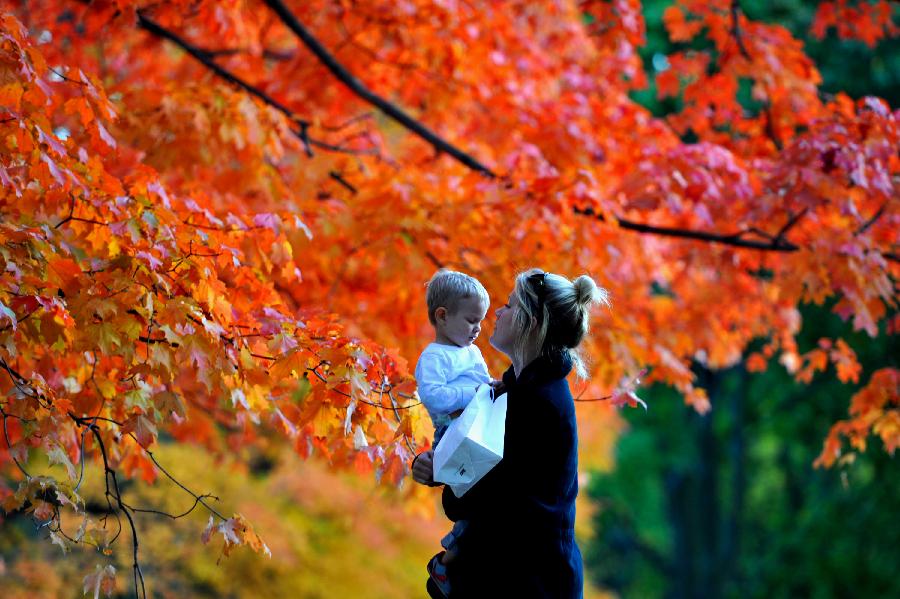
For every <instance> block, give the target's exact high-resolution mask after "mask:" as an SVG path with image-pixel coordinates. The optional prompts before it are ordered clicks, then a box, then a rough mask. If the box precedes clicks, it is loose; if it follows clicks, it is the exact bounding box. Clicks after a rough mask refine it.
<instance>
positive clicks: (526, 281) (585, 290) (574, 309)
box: [512, 268, 610, 378]
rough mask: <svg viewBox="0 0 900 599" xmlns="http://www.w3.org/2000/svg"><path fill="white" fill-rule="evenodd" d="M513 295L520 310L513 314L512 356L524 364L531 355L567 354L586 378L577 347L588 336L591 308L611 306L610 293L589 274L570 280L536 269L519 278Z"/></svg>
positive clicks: (522, 274) (576, 368) (580, 374)
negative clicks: (514, 339) (513, 339)
mask: <svg viewBox="0 0 900 599" xmlns="http://www.w3.org/2000/svg"><path fill="white" fill-rule="evenodd" d="M513 297H514V298H515V300H516V304H517V306H518V309H517V310H516V313H515V316H514V317H513V326H514V328H515V333H516V337H515V338H516V341H515V344H514V347H513V352H514V355H513V356H512V357H513V358H514V359H516V360H517V361H519V362H520V363H524V362H525V360H526V359H528V358H529V357H536V356H539V355H544V356H550V355H554V354H568V355H569V357H570V358H571V359H572V363H573V366H574V368H575V373H576V374H577V375H578V376H579V377H581V378H586V377H587V369H586V368H585V365H584V360H583V359H582V358H581V356H580V355H579V352H578V351H577V347H578V345H579V344H580V343H581V341H582V340H583V339H584V337H585V335H587V332H588V328H589V324H590V310H591V307H593V305H594V304H603V305H605V306H609V305H610V302H609V292H608V291H607V290H606V289H603V288H602V287H598V286H597V284H596V283H594V280H593V279H592V278H591V277H589V276H587V275H581V276H580V277H578V278H577V279H575V280H574V281H570V280H569V279H567V278H566V277H564V276H562V275H557V274H553V273H549V272H544V271H542V270H540V269H536V268H535V269H531V270H527V271H525V272H523V273H521V274H519V276H517V277H516V286H515V289H514V290H513Z"/></svg>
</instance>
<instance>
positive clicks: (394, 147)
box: [0, 0, 900, 588]
mask: <svg viewBox="0 0 900 599" xmlns="http://www.w3.org/2000/svg"><path fill="white" fill-rule="evenodd" d="M2 9H3V14H2V23H0V113H2V114H0V179H2V182H3V188H2V194H0V259H2V262H0V264H2V271H3V275H2V285H0V369H2V371H3V372H2V374H3V378H2V380H3V381H4V382H3V385H4V399H3V400H2V403H0V406H2V412H0V413H2V418H3V430H4V439H3V440H2V442H0V468H2V472H3V477H2V479H0V498H2V501H3V506H4V508H5V509H6V510H7V511H13V510H21V509H26V510H29V511H31V512H32V513H33V517H34V518H36V519H37V520H39V521H41V522H47V526H48V529H49V530H50V531H51V536H52V539H53V541H54V542H57V543H58V544H60V545H62V546H68V545H69V544H71V543H73V542H76V541H77V542H82V541H84V542H90V543H94V544H97V545H98V546H100V547H104V546H106V544H108V543H109V542H111V540H112V537H113V535H114V534H115V529H114V528H113V530H112V532H110V531H109V527H107V528H104V527H103V526H102V525H101V524H100V523H98V522H90V521H89V520H88V519H85V525H84V526H83V527H82V529H81V530H79V531H77V532H76V531H65V530H62V529H61V528H60V526H59V511H60V510H61V509H76V510H78V509H80V507H81V501H82V500H81V498H80V497H79V495H78V489H79V486H80V481H81V480H82V478H83V470H84V469H85V468H100V469H102V470H103V471H104V472H105V476H106V480H107V487H108V491H107V499H108V501H109V511H110V512H111V513H114V514H115V515H116V518H118V520H119V522H120V523H121V525H122V527H123V529H124V531H125V535H126V538H129V539H130V540H129V542H132V543H133V544H134V555H135V560H134V561H135V563H134V572H133V575H134V576H133V577H134V579H135V585H136V586H137V587H138V588H140V586H141V582H140V578H141V572H140V568H139V557H138V553H139V551H138V547H139V542H138V535H137V532H136V531H134V529H133V527H129V523H130V522H131V515H130V514H133V513H134V511H133V510H134V507H133V506H131V505H130V504H129V503H128V497H127V494H125V493H121V492H120V490H119V486H118V485H119V483H120V482H121V481H122V478H123V477H134V476H139V477H141V478H143V479H144V480H146V481H152V480H154V479H155V478H156V477H158V476H166V471H165V464H160V463H158V462H157V461H156V459H155V458H154V455H153V453H152V452H153V447H154V444H155V443H156V441H157V438H158V437H159V436H160V435H165V436H166V437H167V438H172V439H175V440H177V441H184V442H190V443H195V444H201V445H204V446H207V447H209V448H212V449H218V450H222V449H227V448H229V447H239V446H242V445H245V444H252V443H253V442H254V440H255V439H256V438H257V437H258V436H259V435H260V434H264V433H265V432H266V431H272V430H275V431H278V432H279V433H280V434H281V435H282V436H283V437H285V438H286V439H289V440H290V442H291V443H292V444H293V445H294V447H295V448H296V450H297V451H298V452H299V453H301V454H302V455H304V456H306V455H313V454H315V455H318V456H322V457H324V458H325V459H326V460H328V461H329V462H330V463H331V464H333V465H334V466H335V467H352V468H357V469H359V470H361V471H374V472H375V473H376V475H377V477H378V478H379V480H382V481H386V482H390V483H394V484H397V483H399V482H400V481H401V480H402V479H403V478H404V476H405V475H406V474H407V472H408V467H409V461H410V459H411V457H412V455H413V453H414V452H415V451H417V450H420V449H422V448H423V447H426V446H427V443H428V441H427V439H428V438H429V432H430V431H428V430H427V428H428V427H427V419H426V418H425V417H424V416H425V415H424V411H423V410H422V409H421V408H419V407H417V403H418V402H417V397H416V395H415V385H414V381H413V380H412V378H411V376H410V368H409V363H410V361H412V360H414V359H415V357H416V355H417V353H418V351H419V350H420V349H421V347H422V346H423V345H424V344H425V343H426V342H427V340H428V335H429V328H428V321H427V318H425V311H424V299H423V296H424V293H423V292H424V287H423V286H424V283H425V281H427V280H428V278H429V277H430V275H431V274H432V272H433V271H434V270H435V269H436V268H438V267H441V266H447V267H451V268H457V269H461V270H465V271H466V272H469V273H471V274H473V275H476V276H478V277H479V278H480V279H481V280H482V281H484V283H485V285H486V287H487V288H488V290H489V291H490V293H491V295H492V298H493V300H494V303H495V305H496V304H498V303H500V302H502V301H503V298H505V296H506V294H507V293H508V291H509V288H510V286H511V283H512V281H513V277H514V275H515V273H516V272H518V271H519V270H521V269H522V268H526V267H529V266H534V265H537V266H541V267H543V268H546V269H548V270H553V271H558V272H562V273H567V274H578V273H581V272H588V273H590V274H592V275H593V276H594V277H595V279H597V280H598V282H600V284H602V285H603V286H605V287H607V288H608V289H609V290H610V291H611V295H612V298H613V309H612V310H611V311H609V312H604V313H602V314H598V315H597V316H598V317H597V319H596V321H595V322H596V325H595V328H594V332H593V335H592V337H591V339H590V341H589V343H588V347H587V350H586V353H587V354H588V355H589V356H591V357H592V358H593V359H592V368H591V372H592V379H591V381H590V384H589V385H588V387H587V388H586V389H585V390H584V396H583V397H584V398H587V399H590V398H599V397H604V396H607V395H609V394H610V393H612V392H613V389H614V388H615V387H616V386H617V385H618V384H619V382H620V381H622V380H628V379H629V378H630V377H633V376H634V375H635V374H636V373H637V372H638V371H640V370H641V369H643V368H647V369H648V372H649V373H648V375H647V377H646V379H647V380H648V381H649V382H663V383H667V384H669V385H671V386H673V387H674V388H676V389H677V390H678V391H680V392H681V394H682V395H683V397H684V399H685V401H686V402H687V403H688V404H689V405H691V406H693V407H694V408H695V409H697V410H701V411H703V410H707V409H709V407H710V406H709V403H708V400H707V397H706V394H705V392H704V390H703V388H702V387H701V386H699V384H697V382H696V381H695V377H694V372H693V371H692V368H691V366H692V364H701V365H703V366H706V367H709V368H721V367H725V366H729V365H733V364H736V363H738V362H740V361H741V360H742V359H744V358H745V357H746V356H745V353H746V350H747V348H748V345H749V344H750V343H751V342H752V341H754V340H759V339H763V340H764V344H763V345H762V349H761V350H760V351H758V352H753V353H752V354H751V355H750V356H749V357H746V360H747V367H748V368H750V369H751V370H752V369H762V368H764V367H765V365H766V364H767V363H768V362H769V361H771V360H777V361H778V362H780V363H781V364H783V366H784V367H785V368H786V369H787V370H788V371H789V372H791V373H793V374H794V375H795V377H796V378H797V379H798V380H800V381H809V380H811V378H812V377H814V376H816V375H817V373H819V372H820V371H823V370H825V369H826V367H827V366H828V365H829V364H833V365H834V366H835V367H836V371H837V375H838V377H840V379H841V380H842V381H853V382H857V381H858V377H859V374H860V369H859V366H858V363H857V361H856V358H855V352H854V349H853V347H851V346H850V345H848V343H846V342H845V341H844V340H842V339H830V338H823V339H821V340H820V341H819V343H818V346H817V347H814V348H811V349H803V348H799V347H798V344H797V343H796V340H795V336H796V334H797V332H798V331H799V330H800V327H801V326H802V322H801V318H800V315H799V312H798V305H799V304H801V303H803V302H814V303H819V304H821V303H823V302H833V305H834V311H835V312H837V313H838V314H839V315H840V316H841V317H843V318H844V319H847V320H850V321H852V323H853V326H854V328H855V329H858V330H864V331H866V332H867V333H868V334H869V335H871V336H876V335H879V334H895V333H896V332H897V329H898V328H900V317H898V316H897V315H896V308H897V287H898V283H897V278H898V275H900V265H898V263H900V249H898V244H900V205H898V186H900V155H898V146H900V123H898V118H900V113H898V112H897V111H896V110H893V109H892V108H891V107H890V106H889V105H888V104H887V103H886V102H885V101H883V100H880V99H878V98H873V97H867V98H858V99H853V98H850V97H848V96H846V95H844V94H836V95H829V94H825V93H823V92H822V91H821V89H820V83H821V77H820V75H819V72H818V71H817V69H816V65H815V64H814V63H813V62H812V61H811V60H810V59H809V58H808V57H807V55H806V54H805V53H804V49H803V45H802V43H801V42H800V41H799V40H797V39H796V38H794V37H793V36H792V35H791V33H790V32H789V31H788V30H787V29H785V28H784V27H781V26H779V25H777V24H772V23H765V22H758V21H754V20H751V19H749V18H748V17H747V16H746V15H745V13H744V12H743V11H742V9H741V6H740V3H739V2H737V1H731V2H725V1H722V0H709V1H700V0H679V1H677V2H675V3H673V4H672V6H670V7H669V8H668V9H667V10H666V13H665V16H664V20H665V24H666V28H667V30H668V34H669V36H670V38H671V40H672V41H673V42H675V43H676V44H677V45H676V47H677V48H679V50H678V51H676V52H674V53H672V54H671V55H669V56H668V57H666V58H667V68H665V69H664V70H661V71H659V72H656V73H653V72H648V70H647V69H645V67H644V64H643V62H642V60H641V59H640V57H639V55H638V53H637V50H638V49H639V48H640V47H641V46H642V44H643V43H644V21H643V17H642V15H641V4H640V2H637V1H634V0H611V1H604V0H584V1H581V2H574V1H572V2H533V1H504V2H477V3H476V2H456V1H454V0H447V1H443V2H419V1H417V0H407V1H403V2H396V1H386V0H370V1H365V2H359V1H353V0H332V1H330V2H323V1H312V2H295V1H291V2H282V1H281V0H266V1H262V0H238V1H233V2H216V1H212V0H190V1H186V0H176V1H172V2H143V1H132V0H115V1H113V0H94V1H75V0H26V1H21V2H12V1H5V2H3V3H2ZM892 10H893V9H892V7H891V6H890V3H889V2H884V1H881V2H856V3H850V2H847V1H845V0H837V1H833V2H831V1H829V2H822V3H821V4H820V6H819V10H818V12H817V15H816V19H815V22H814V24H813V31H814V33H815V34H816V35H825V34H826V33H828V32H829V31H831V30H834V31H836V32H837V34H838V35H840V36H845V37H854V38H858V39H861V40H864V41H865V42H866V43H869V44H877V43H878V42H879V41H880V40H881V39H883V38H884V37H886V36H893V35H896V34H897V32H898V28H897V25H896V23H895V22H896V19H895V18H894V12H896V11H894V12H892ZM650 77H655V83H656V87H657V91H658V93H659V95H660V96H664V97H672V98H675V99H677V101H678V106H679V110H678V111H677V113H675V114H673V115H669V116H667V117H665V118H658V117H654V116H653V115H652V114H651V113H650V112H649V111H648V110H646V109H645V108H643V107H642V106H640V105H639V104H637V103H636V102H635V101H634V100H633V99H632V97H631V96H630V95H629V94H630V92H633V91H634V90H638V89H641V88H644V87H645V86H646V85H647V83H648V81H649V78H650ZM491 365H492V368H494V369H495V372H497V373H499V370H500V368H502V367H504V365H503V363H502V361H501V360H499V359H498V358H496V356H495V357H494V358H493V362H492V364H491ZM862 382H863V383H865V385H864V387H863V388H862V390H861V391H860V392H859V393H857V394H856V395H855V396H853V398H852V399H851V402H850V406H849V414H848V418H847V420H845V421H841V422H838V423H835V425H834V427H833V429H832V431H831V433H830V434H829V435H828V437H827V439H825V440H824V448H823V451H822V453H821V455H820V457H819V459H818V461H817V463H819V464H822V465H825V466H830V465H832V464H833V463H835V461H836V460H839V459H841V457H842V456H843V455H847V452H848V450H849V451H852V450H854V449H864V448H865V446H866V441H867V439H868V438H869V436H870V434H872V433H874V434H875V435H877V436H879V437H880V438H881V440H882V442H883V444H884V447H885V449H887V450H888V451H890V452H893V451H894V449H895V448H896V447H897V446H898V445H900V412H898V404H900V397H898V383H900V371H898V370H897V369H895V368H891V367H885V368H883V369H880V370H878V371H876V372H875V373H874V374H873V375H872V376H871V378H870V379H869V380H868V381H862ZM808 400H809V401H810V402H815V401H816V398H815V397H809V399H808ZM601 409H602V408H601V407H599V406H598V407H597V410H598V411H600V410H601ZM846 440H849V446H846V445H845V443H846ZM30 454H37V455H44V456H46V457H47V458H49V460H50V461H51V462H52V463H55V464H60V465H61V466H63V468H60V469H59V470H58V476H53V477H51V476H36V475H33V474H32V473H30V472H29V470H28V468H27V467H26V463H27V461H28V458H29V455H30ZM185 492H186V493H190V494H191V495H193V499H194V503H195V506H196V505H198V504H199V505H200V506H201V508H200V509H203V508H204V507H205V508H206V509H208V510H209V511H210V526H209V528H208V529H207V530H206V531H205V532H204V537H205V538H207V539H208V538H209V536H210V535H211V534H213V533H215V534H217V535H221V536H222V537H224V541H225V545H226V547H227V548H230V547H232V546H234V545H240V544H248V545H250V546H251V547H253V548H255V549H258V550H266V548H265V545H264V544H263V543H262V541H261V540H260V539H259V537H257V536H256V534H255V533H254V532H253V529H252V527H251V526H250V524H249V523H248V522H246V521H245V520H244V519H243V517H241V516H240V515H230V514H219V513H218V512H217V511H215V507H214V506H213V505H211V504H209V503H208V502H207V501H205V498H204V497H203V496H201V495H199V494H197V491H195V490H192V489H190V488H185ZM111 576H112V573H111V572H109V571H108V570H106V569H98V571H97V572H96V573H94V574H93V575H92V577H90V579H89V580H86V584H88V583H89V584H90V585H96V586H97V588H100V587H103V586H104V585H108V584H109V580H110V578H111Z"/></svg>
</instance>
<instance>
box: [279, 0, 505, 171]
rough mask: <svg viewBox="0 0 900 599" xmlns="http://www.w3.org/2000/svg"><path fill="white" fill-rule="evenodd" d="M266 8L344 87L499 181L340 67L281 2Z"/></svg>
mask: <svg viewBox="0 0 900 599" xmlns="http://www.w3.org/2000/svg"><path fill="white" fill-rule="evenodd" d="M266 4H267V5H268V6H269V7H270V8H271V9H272V10H273V11H275V13H276V14H277V15H278V17H279V18H280V19H281V21H282V22H283V23H284V24H285V25H286V26H287V27H288V29H290V30H291V31H293V32H294V34H295V35H296V36H297V37H298V38H300V41H302V42H303V44H304V45H305V46H306V47H307V48H309V50H310V51H311V52H312V53H313V54H315V56H316V58H318V59H319V61H321V62H322V64H324V65H325V67H326V68H327V69H328V70H329V71H331V72H332V74H334V76H335V77H337V78H338V80H339V81H340V82H341V83H343V84H344V85H346V86H347V88H349V89H350V91H352V92H353V93H354V94H356V95H357V96H359V97H360V98H362V99H363V100H365V101H366V102H368V103H369V104H372V105H373V106H375V107H377V108H378V109H379V110H381V111H382V112H383V113H384V114H386V115H387V116H389V117H391V118H392V119H394V120H395V121H397V122H398V123H400V124H401V125H403V126H404V127H406V128H407V129H409V130H410V131H412V132H413V133H415V134H416V135H418V136H419V137H421V138H422V139H424V140H425V141H427V142H428V143H430V144H431V145H432V146H433V147H434V149H435V150H436V151H438V152H443V153H445V154H448V155H450V156H452V157H453V158H454V159H455V160H457V161H458V162H460V163H462V164H463V165H465V166H467V167H469V168H470V169H472V170H474V171H477V172H479V173H482V174H484V175H487V176H488V177H491V178H492V179H493V178H497V174H496V173H494V172H493V171H492V170H491V169H489V168H488V167H487V166H485V165H483V164H481V163H480V162H479V161H478V160H476V159H475V158H473V157H472V156H470V155H468V154H466V153H465V152H463V151H462V150H460V149H459V148H457V147H455V146H454V145H452V144H450V143H449V142H448V141H446V140H444V139H443V138H441V137H440V136H439V135H437V134H436V133H434V132H433V131H431V130H430V129H428V128H427V127H425V125H423V124H422V123H420V122H419V121H417V120H416V119H414V118H412V117H411V116H409V115H408V114H406V112H404V111H403V110H402V109H400V108H399V107H397V106H395V105H393V104H391V103H390V102H388V101H387V100H385V99H384V98H382V97H381V96H379V95H377V94H375V93H374V92H372V91H370V90H369V88H367V87H366V86H365V84H363V82H362V81H360V80H359V79H357V78H356V77H354V76H353V75H352V74H351V73H350V72H349V71H348V70H347V69H346V68H344V66H343V65H342V64H341V63H339V62H338V61H337V59H336V58H335V57H334V56H333V55H332V54H331V53H330V52H329V51H328V50H327V49H325V47H324V46H323V45H322V44H320V43H319V41H318V40H317V39H316V38H315V37H314V36H313V35H312V34H311V33H310V32H309V31H307V29H306V28H305V27H304V26H303V24H302V23H300V21H298V20H297V17H295V16H294V14H293V13H292V12H291V11H290V10H289V9H288V8H287V6H285V5H284V3H283V2H281V0H266Z"/></svg>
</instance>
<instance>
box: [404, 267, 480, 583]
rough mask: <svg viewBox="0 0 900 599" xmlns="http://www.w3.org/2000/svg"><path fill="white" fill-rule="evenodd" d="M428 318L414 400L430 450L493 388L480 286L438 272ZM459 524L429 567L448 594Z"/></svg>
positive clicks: (430, 292)
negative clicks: (427, 427) (484, 389)
mask: <svg viewBox="0 0 900 599" xmlns="http://www.w3.org/2000/svg"><path fill="white" fill-rule="evenodd" d="M425 298H426V301H427V303H428V320H429V321H431V324H432V326H433V327H434V342H433V343H429V344H428V347H426V348H425V350H424V351H423V352H422V355H420V356H419V361H418V363H417V364H416V382H417V383H418V386H419V398H420V399H421V400H422V404H424V406H425V408H426V409H427V410H428V415H429V416H430V417H431V421H432V423H433V424H434V444H433V445H434V446H437V444H438V442H439V441H440V440H441V437H442V436H443V435H444V432H445V431H446V430H447V427H448V426H449V424H450V421H451V419H452V418H455V417H457V416H459V415H460V413H462V410H463V409H464V408H465V407H466V406H467V405H468V404H469V402H470V401H471V400H472V398H473V397H475V390H476V389H477V388H478V387H479V386H480V385H483V384H494V381H492V380H491V377H490V375H489V374H488V369H487V365H486V364H485V363H484V358H483V357H482V355H481V351H480V350H479V349H478V346H476V345H474V343H473V342H474V341H475V339H476V338H477V337H478V333H480V332H481V321H482V320H484V317H485V315H486V314H487V310H488V305H489V303H490V302H489V298H488V294H487V291H486V290H485V288H484V286H483V285H482V284H481V283H479V282H478V280H477V279H475V278H473V277H470V276H469V275H466V274H463V273H460V272H455V271H452V270H446V269H441V270H439V271H438V272H437V273H435V275H434V276H433V277H431V280H430V281H429V282H428V289H427V291H426V294H425ZM465 525H466V523H465V522H464V521H459V522H456V523H455V524H454V526H453V530H452V531H450V533H448V534H447V536H445V537H444V538H443V539H442V540H441V545H443V547H444V549H445V551H444V552H443V553H442V554H438V555H437V556H435V557H434V558H433V559H432V560H431V562H430V563H429V567H428V569H429V572H430V574H431V577H432V579H433V580H434V581H435V583H437V585H438V587H439V588H440V590H441V591H443V592H444V594H447V595H449V591H450V589H449V584H448V583H447V577H446V564H448V563H449V562H450V560H451V559H452V558H453V555H454V553H455V546H456V541H457V539H458V538H459V535H460V534H461V533H462V531H463V530H464V529H465Z"/></svg>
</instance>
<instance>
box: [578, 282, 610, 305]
mask: <svg viewBox="0 0 900 599" xmlns="http://www.w3.org/2000/svg"><path fill="white" fill-rule="evenodd" d="M572 284H573V285H574V286H575V301H576V302H578V304H579V305H581V306H585V307H586V306H589V305H590V304H593V303H600V304H608V303H609V294H608V293H607V291H606V289H603V288H601V287H597V284H596V283H595V282H594V279H592V278H591V277H589V276H587V275H581V276H580V277H578V278H577V279H575V280H574V281H572Z"/></svg>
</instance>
